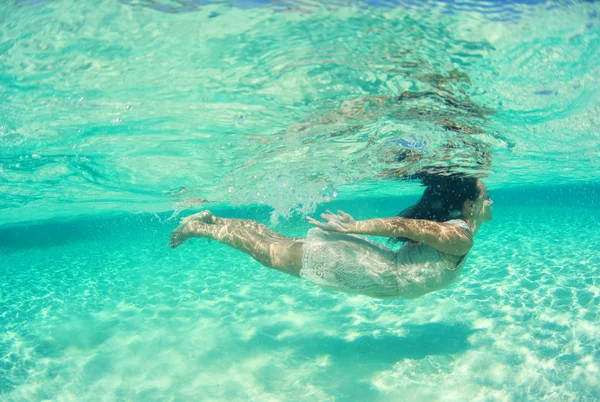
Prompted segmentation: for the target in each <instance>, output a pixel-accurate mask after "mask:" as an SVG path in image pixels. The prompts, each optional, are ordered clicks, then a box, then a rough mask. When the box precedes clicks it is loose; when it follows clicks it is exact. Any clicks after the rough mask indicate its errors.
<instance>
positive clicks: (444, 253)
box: [169, 176, 492, 299]
mask: <svg viewBox="0 0 600 402" xmlns="http://www.w3.org/2000/svg"><path fill="white" fill-rule="evenodd" d="M423 183H424V184H425V185H426V189H425V192H424V194H423V196H422V197H421V199H420V201H419V202H418V203H417V204H415V205H413V206H411V207H409V208H407V209H406V210H404V211H403V212H402V213H401V214H400V215H399V216H396V217H391V218H376V219H368V220H359V221H356V220H354V219H353V218H352V217H351V216H350V215H348V214H347V213H345V212H343V211H338V213H337V214H334V213H332V212H329V211H327V213H325V214H322V215H321V217H322V218H323V221H318V220H315V219H312V218H308V220H309V222H310V223H311V224H312V225H314V226H315V228H313V229H311V230H309V231H308V235H307V237H306V238H289V237H286V236H284V235H282V234H279V233H276V232H274V231H271V230H269V229H268V228H267V227H266V226H265V225H263V224H261V223H258V222H255V221H252V220H243V219H227V218H219V217H216V216H214V215H212V214H211V213H210V212H209V211H202V212H200V213H197V214H195V215H192V216H190V217H187V218H184V219H182V221H181V225H180V226H179V227H178V228H177V229H175V230H174V231H173V232H172V233H171V238H170V242H169V244H170V246H171V247H172V248H176V247H178V246H180V245H181V244H183V243H184V242H185V241H186V240H188V239H190V238H192V237H202V238H209V239H214V240H217V241H219V242H221V243H223V244H226V245H228V246H231V247H233V248H236V249H238V250H240V251H243V252H244V253H247V254H249V255H250V256H252V257H253V258H254V259H255V260H257V261H258V262H260V263H261V264H263V265H265V266H267V267H269V268H273V269H276V270H278V271H282V272H285V273H287V274H290V275H293V276H297V277H301V278H303V279H306V280H308V281H311V282H313V283H315V284H317V285H319V286H322V287H324V288H328V289H333V290H338V291H342V292H348V293H357V294H361V295H365V296H370V297H374V298H380V299H385V298H394V297H403V298H407V299H413V298H416V297H419V296H423V295H424V294H427V293H429V292H432V291H435V290H439V289H443V288H446V287H448V286H449V285H450V284H451V283H453V282H454V281H455V280H456V279H457V278H458V276H459V275H460V273H461V271H462V268H463V266H464V264H465V259H466V256H467V254H468V253H469V251H470V250H471V247H472V246H473V236H474V235H475V234H476V233H477V231H478V230H479V228H480V227H481V224H482V223H484V222H487V221H490V220H491V219H492V200H491V199H490V198H489V195H488V191H487V188H486V187H485V185H484V184H483V182H481V181H480V180H478V179H474V178H458V177H439V176H437V177H428V178H426V179H424V181H423ZM362 235H368V236H381V237H389V238H393V239H395V240H396V241H399V242H403V243H404V244H403V246H402V247H401V248H400V249H399V250H398V251H394V250H392V249H391V248H388V247H386V246H384V245H382V244H380V243H377V242H374V241H372V240H370V239H368V238H366V237H364V236H362Z"/></svg>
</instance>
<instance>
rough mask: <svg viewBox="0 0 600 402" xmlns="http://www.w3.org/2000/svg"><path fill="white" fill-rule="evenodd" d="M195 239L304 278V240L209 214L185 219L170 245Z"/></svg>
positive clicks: (176, 245)
mask: <svg viewBox="0 0 600 402" xmlns="http://www.w3.org/2000/svg"><path fill="white" fill-rule="evenodd" d="M192 237H204V238H208V239H214V240H217V241H219V242H221V243H223V244H226V245H228V246H230V247H233V248H235V249H237V250H240V251H243V252H244V253H246V254H249V255H250V256H252V258H254V259H255V260H257V261H258V262H260V263H261V264H263V265H264V266H267V267H269V268H273V269H276V270H278V271H281V272H285V273H287V274H290V275H293V276H300V269H301V268H302V252H303V249H302V247H303V244H304V239H294V238H290V237H286V236H284V235H282V234H280V233H276V232H273V231H271V230H269V229H268V228H267V227H266V226H265V225H263V224H261V223H258V222H255V221H251V220H245V219H226V218H218V217H216V216H214V215H212V214H211V213H210V212H209V211H202V212H200V213H198V214H195V215H192V216H190V217H187V218H184V219H182V220H181V225H180V226H179V227H178V228H177V229H175V230H174V231H173V232H171V238H170V240H169V244H170V246H171V247H172V248H176V247H179V246H180V245H181V244H183V243H184V242H185V241H186V240H188V239H190V238H192Z"/></svg>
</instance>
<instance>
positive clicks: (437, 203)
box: [390, 175, 480, 243]
mask: <svg viewBox="0 0 600 402" xmlns="http://www.w3.org/2000/svg"><path fill="white" fill-rule="evenodd" d="M422 180H423V185H425V186H426V188H425V192H424V193H423V196H422V197H421V199H420V200H419V202H417V203H416V204H415V205H413V206H412V207H408V208H406V209H405V210H404V211H402V212H400V214H398V216H401V217H403V218H410V219H425V220H429V221H435V222H445V221H448V220H451V219H458V218H462V217H463V216H462V209H463V206H464V203H465V201H467V200H473V201H474V200H476V199H477V197H479V193H480V189H479V188H478V187H477V179H475V178H470V177H458V176H439V175H438V176H436V175H431V176H426V177H423V179H422ZM390 240H391V241H392V242H394V243H396V242H407V241H411V240H410V239H408V238H406V237H396V238H394V239H390Z"/></svg>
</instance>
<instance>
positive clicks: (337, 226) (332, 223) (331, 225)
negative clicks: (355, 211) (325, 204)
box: [307, 210, 356, 233]
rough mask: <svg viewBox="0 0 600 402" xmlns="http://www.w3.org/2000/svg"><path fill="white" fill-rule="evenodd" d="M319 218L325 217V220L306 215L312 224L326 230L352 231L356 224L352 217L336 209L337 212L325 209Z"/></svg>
mask: <svg viewBox="0 0 600 402" xmlns="http://www.w3.org/2000/svg"><path fill="white" fill-rule="evenodd" d="M321 218H323V219H325V220H326V221H327V222H319V221H317V220H315V219H313V218H311V217H310V216H309V217H307V219H308V221H309V222H310V223H311V224H312V225H315V226H316V227H318V228H319V229H323V230H326V231H328V232H340V233H352V231H353V230H354V229H355V226H356V221H355V220H354V218H353V217H351V216H350V215H348V214H347V213H345V212H344V211H340V210H338V213H337V214H334V213H333V212H331V211H327V213H326V214H321Z"/></svg>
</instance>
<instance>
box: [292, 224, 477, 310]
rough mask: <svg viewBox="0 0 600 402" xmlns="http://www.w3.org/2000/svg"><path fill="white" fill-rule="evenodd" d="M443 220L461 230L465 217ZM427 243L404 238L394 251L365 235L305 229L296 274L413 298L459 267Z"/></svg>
mask: <svg viewBox="0 0 600 402" xmlns="http://www.w3.org/2000/svg"><path fill="white" fill-rule="evenodd" d="M445 223H449V224H454V225H457V226H460V227H461V228H463V229H465V230H467V231H468V232H469V233H470V228H469V226H468V225H467V224H466V222H464V221H462V220H459V219H456V220H452V221H447V222H445ZM464 263H465V258H464V257H463V258H462V259H461V260H460V261H459V264H458V265H456V263H452V262H451V261H448V258H446V256H445V255H444V254H442V253H439V252H438V251H437V250H436V249H434V248H433V247H430V246H427V245H426V244H422V243H406V244H405V245H404V246H402V247H401V248H400V249H399V250H398V251H397V252H396V251H394V250H392V249H391V248H388V247H385V246H384V245H382V244H379V243H376V242H374V241H372V240H370V239H367V238H366V237H363V236H359V235H352V234H342V233H335V232H326V231H323V230H321V229H318V228H313V229H311V230H309V232H308V235H307V238H306V243H305V244H304V253H303V256H302V269H301V270H300V277H302V278H304V279H306V280H308V281H310V282H313V283H315V284H317V285H319V286H321V287H324V288H328V289H333V290H337V291H341V292H347V293H358V294H362V295H365V296H370V297H375V298H379V299H386V298H394V297H404V298H407V299H412V298H416V297H419V296H422V295H424V294H426V293H429V292H432V291H434V290H438V289H442V288H445V287H447V286H448V285H450V284H451V283H453V282H454V281H455V280H456V279H457V278H458V277H459V276H460V272H461V271H462V267H463V266H464Z"/></svg>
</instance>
